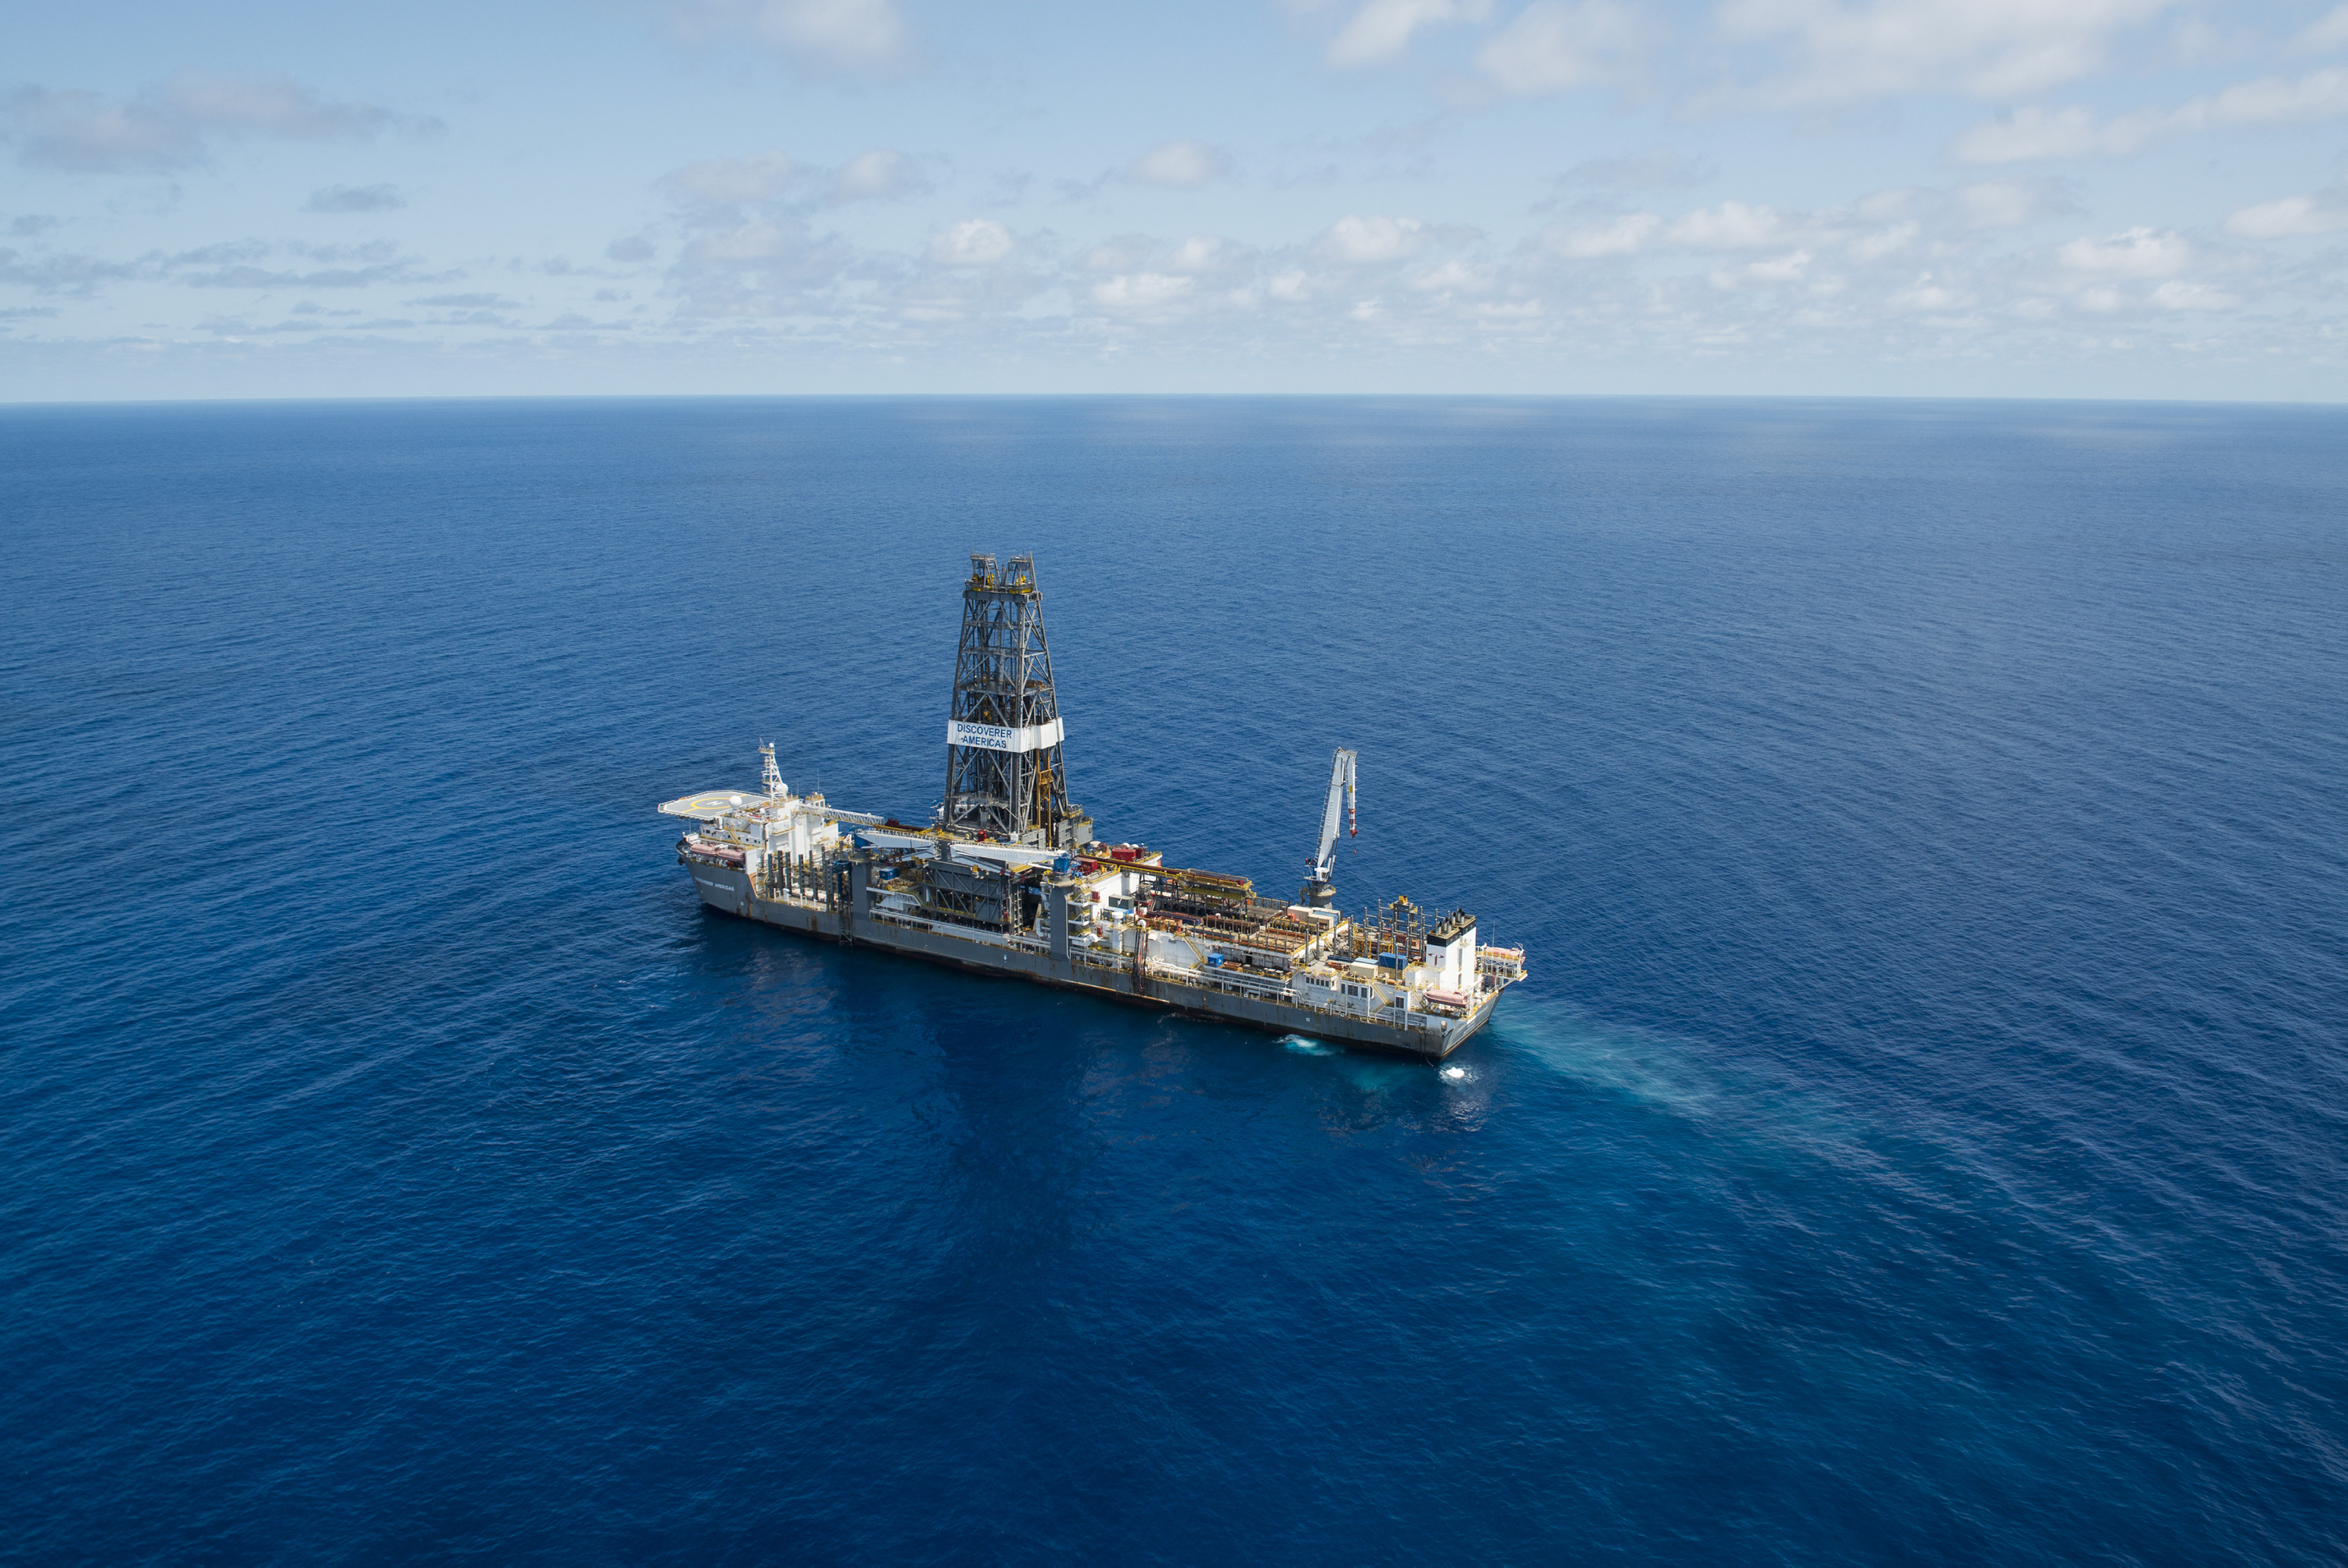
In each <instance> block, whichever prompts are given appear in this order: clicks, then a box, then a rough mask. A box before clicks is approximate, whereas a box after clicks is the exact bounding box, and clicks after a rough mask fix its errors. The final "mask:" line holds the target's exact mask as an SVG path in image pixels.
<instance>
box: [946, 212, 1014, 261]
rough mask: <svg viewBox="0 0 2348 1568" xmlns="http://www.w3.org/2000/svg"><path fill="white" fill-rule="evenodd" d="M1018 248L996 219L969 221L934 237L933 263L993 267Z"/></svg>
mask: <svg viewBox="0 0 2348 1568" xmlns="http://www.w3.org/2000/svg"><path fill="white" fill-rule="evenodd" d="M1017 245H1018V241H1015V240H1014V239H1012V237H1011V231H1010V230H1008V229H1005V228H1004V226H1003V225H1002V224H1000V223H997V222H996V221H995V220H994V219H992V218H965V219H963V220H962V221H961V222H959V223H957V224H955V225H953V227H952V228H950V229H942V230H940V231H938V232H937V233H935V234H932V235H931V236H930V260H931V261H932V262H934V263H935V264H936V265H938V266H941V267H991V266H993V265H994V263H995V262H997V261H1002V260H1003V259H1004V257H1005V256H1008V255H1009V254H1011V252H1012V251H1014V249H1016V248H1017Z"/></svg>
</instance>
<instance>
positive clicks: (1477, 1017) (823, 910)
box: [685, 859, 1499, 1061]
mask: <svg viewBox="0 0 2348 1568" xmlns="http://www.w3.org/2000/svg"><path fill="white" fill-rule="evenodd" d="M685 866H686V869H688V870H689V871H691V872H692V874H693V884H694V889H695V892H697V893H698V894H700V896H701V901H702V902H703V903H704V904H705V905H707V906H708V907H711V908H713V909H719V910H723V911H724V912H725V913H726V914H728V915H735V916H738V917H742V918H744V919H749V920H756V921H758V922H759V923H761V924H763V925H768V926H774V927H780V928H781V929H783V930H786V931H795V932H798V934H800V935H801V936H807V937H816V938H822V939H824V940H827V941H834V942H847V943H852V944H854V945H858V946H861V947H870V948H881V949H883V950H885V951H888V952H892V953H902V954H904V955H906V956H907V957H910V958H927V959H929V960H930V961H932V962H933V963H942V964H950V965H952V966H953V967H954V968H960V969H964V970H969V971H973V972H975V973H980V974H992V975H1006V976H1015V977H1017V978H1019V979H1027V980H1034V981H1035V982H1037V983H1039V984H1043V985H1049V986H1056V987H1059V988H1062V989H1068V990H1076V991H1083V992H1086V993H1088V994H1091V995H1094V996H1098V997H1103V998H1107V999H1112V1000H1117V1001H1123V1002H1128V1003H1131V1004H1134V1005H1137V1006H1140V1007H1147V1008H1151V1009H1157V1010H1160V1011H1166V1012H1174V1013H1180V1014H1183V1015H1186V1016H1189V1017H1193V1018H1202V1019H1212V1020H1217V1021H1219V1022H1222V1023H1231V1024H1238V1025H1240V1026H1241V1027H1242V1028H1245V1029H1254V1030H1263V1031H1264V1032H1266V1033H1270V1034H1282V1035H1286V1034H1295V1035H1303V1036H1305V1037H1307V1038H1310V1039H1313V1040H1332V1041H1339V1042H1342V1043H1344V1044H1346V1045H1352V1046H1359V1047H1362V1048H1365V1049H1367V1050H1378V1051H1385V1052H1387V1053H1389V1054H1393V1055H1397V1056H1408V1057H1416V1058H1417V1059H1419V1060H1421V1061H1442V1060H1443V1059H1444V1058H1446V1057H1447V1056H1449V1055H1450V1054H1451V1053H1452V1052H1453V1051H1455V1050H1458V1049H1459V1048H1460V1046H1462V1045H1464V1044H1466V1043H1467V1042H1468V1040H1470V1039H1471V1038H1473V1037H1474V1036H1475V1035H1476V1034H1477V1033H1478V1032H1479V1031H1480V1030H1482V1029H1483V1027H1484V1026H1485V1024H1487V1023H1488V1022H1489V1021H1490V1020H1491V1017H1492V1009H1493V1007H1494V1006H1495V1005H1496V1004H1497V1003H1498V1000H1499V993H1498V991H1497V990H1496V991H1493V992H1491V993H1489V994H1488V995H1486V996H1485V997H1483V998H1482V999H1480V1000H1479V1001H1478V1004H1477V1006H1476V1007H1475V1008H1474V1009H1472V1010H1471V1011H1469V1012H1468V1013H1467V1014H1466V1015H1465V1016H1463V1017H1458V1018H1450V1017H1446V1016H1443V1015H1440V1014H1436V1013H1413V1014H1411V1015H1409V1018H1410V1022H1409V1023H1407V1024H1404V1025H1396V1024H1392V1023H1387V1022H1385V1021H1384V1020H1379V1019H1376V1018H1373V1017H1369V1016H1366V1015H1362V1014H1347V1013H1344V1012H1338V1011H1334V1010H1331V1009H1323V1008H1308V1007H1300V1006H1297V1005H1296V1004H1295V1003H1293V1002H1291V1001H1284V1000H1281V999H1278V998H1276V997H1273V996H1267V995H1261V994H1249V993H1248V992H1246V991H1242V990H1241V989H1237V988H1235V987H1226V986H1224V985H1221V984H1219V983H1217V982H1216V981H1213V980H1203V979H1179V978H1175V977H1173V976H1172V975H1170V974H1169V972H1168V971H1166V970H1163V969H1159V968H1152V969H1151V970H1150V971H1149V972H1148V973H1137V972H1136V971H1135V968H1134V963H1133V960H1132V959H1131V958H1128V957H1125V956H1123V955H1118V954H1110V953H1099V952H1096V951H1094V950H1092V949H1089V948H1071V949H1070V951H1069V953H1068V956H1067V957H1066V958H1057V957H1055V956H1054V955H1053V954H1052V953H1051V952H1050V951H1049V950H1048V948H1047V947H1046V946H1045V943H1043V942H1042V941H1040V940H1035V939H1032V938H1025V937H1010V936H1005V935H1004V934H1002V933H999V932H994V931H976V930H972V931H968V932H967V934H965V931H964V928H962V927H951V926H939V925H935V924H932V923H929V922H922V921H912V920H904V919H899V918H896V917H891V916H885V915H872V914H866V915H863V916H860V917H856V916H850V915H849V914H848V913H847V912H846V910H845V907H844V905H843V904H842V903H841V902H839V901H834V900H828V899H824V898H821V897H816V898H800V897H783V898H766V897H759V896H758V894H757V892H756V890H755V889H754V888H753V887H752V886H751V880H750V877H749V876H748V875H747V873H746V872H743V871H740V870H737V869H735V868H733V867H731V866H715V865H711V864H708V863H706V862H705V861H701V860H698V859H695V860H688V861H686V862H685Z"/></svg>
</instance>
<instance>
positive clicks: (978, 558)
mask: <svg viewBox="0 0 2348 1568" xmlns="http://www.w3.org/2000/svg"><path fill="white" fill-rule="evenodd" d="M968 586H969V587H971V588H973V589H1008V590H1009V591H1011V592H1013V593H1033V592H1035V557H1034V556H1033V555H1032V554H1031V555H1019V556H1013V557H1012V558H1011V562H1010V564H1009V565H1008V566H997V565H995V562H994V557H993V556H991V555H981V554H980V553H978V552H977V551H976V550H973V551H972V552H971V556H970V582H969V584H968Z"/></svg>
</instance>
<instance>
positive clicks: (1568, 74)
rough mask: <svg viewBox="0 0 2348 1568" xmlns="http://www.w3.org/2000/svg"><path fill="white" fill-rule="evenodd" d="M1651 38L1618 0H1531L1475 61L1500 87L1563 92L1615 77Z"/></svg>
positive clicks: (1652, 33)
mask: <svg viewBox="0 0 2348 1568" xmlns="http://www.w3.org/2000/svg"><path fill="white" fill-rule="evenodd" d="M1655 38H1656V29H1655V28H1654V27H1653V26H1651V25H1650V24H1649V23H1648V22H1646V21H1645V20H1644V19H1643V17H1641V16H1640V15H1639V13H1638V12H1636V11H1634V10H1632V8H1631V7H1630V6H1628V5H1622V4H1620V3H1619V0H1574V3H1570V4H1569V3H1568V0H1533V4H1531V5H1528V6H1526V7H1525V8H1524V10H1523V11H1522V12H1520V13H1519V15H1518V16H1517V19H1516V20H1515V21H1513V22H1511V23H1509V25H1508V26H1506V27H1503V28H1502V29H1500V31H1499V32H1498V33H1496V34H1494V35H1493V36H1492V37H1491V38H1490V39H1489V40H1488V41H1487V42H1486V43H1485V45H1484V46H1483V47H1482V48H1481V49H1478V51H1477V52H1476V64H1477V65H1478V67H1482V69H1483V70H1484V72H1485V74H1486V75H1488V76H1489V77H1491V78H1492V80H1493V81H1495V82H1496V83H1498V85H1499V87H1500V88H1501V90H1502V91H1504V92H1510V93H1555V92H1563V91H1565V90H1566V89H1567V88H1569V87H1588V86H1591V85H1592V84H1593V83H1607V82H1612V81H1616V80H1619V79H1620V78H1621V77H1623V76H1624V75H1625V74H1626V73H1628V72H1629V71H1631V70H1632V69H1634V68H1635V67H1636V66H1637V63H1638V60H1639V58H1640V56H1643V54H1645V52H1646V51H1647V49H1648V48H1649V47H1650V46H1652V45H1653V43H1654V41H1655Z"/></svg>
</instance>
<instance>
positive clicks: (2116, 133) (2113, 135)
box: [1949, 66, 2348, 163]
mask: <svg viewBox="0 0 2348 1568" xmlns="http://www.w3.org/2000/svg"><path fill="white" fill-rule="evenodd" d="M2343 115H2348V68H2343V67H2336V66H2334V67H2326V68H2325V69H2323V70H2320V71H2313V72H2311V73H2309V74H2308V75H2306V76H2304V77H2299V78H2297V79H2296V80H2292V79H2289V78H2286V77H2260V78H2259V79H2258V80H2256V81H2250V82H2236V83H2235V84H2234V85H2233V86H2231V87H2226V88H2224V89H2223V90H2222V91H2219V92H2217V93H2213V94H2211V95H2209V97H2199V98H2195V99H2193V100H2192V101H2191V102H2189V103H2186V104H2182V105H2179V106H2178V108H2174V109H2170V110H2168V111H2166V112H2163V111H2161V110H2158V109H2139V110H2137V111H2136V112H2135V113H2132V114H2124V115H2120V116H2117V117H2116V118H2112V119H2108V120H2106V119H2102V118H2098V117H2097V116H2096V114H2095V113H2094V112H2093V111H2092V110H2089V109H2085V108H2079V107H2078V106H2076V105H2074V106H2073V107H2071V108H2064V109H2055V110H2047V109H2041V108H2023V109H2016V110H2015V111H2014V112H2013V113H2012V114H2010V115H2006V116H2003V117H2002V118H1998V119H1993V120H1989V121H1985V122H1983V123H1982V124H1981V125H1977V126H1975V127H1973V128H1972V129H1971V130H1968V131H1966V132H1965V133H1964V134H1963V135H1962V136H1960V137H1958V138H1957V139H1956V141H1955V143H1954V144H1953V145H1952V146H1951V148H1950V149H1949V155H1950V156H1951V157H1952V158H1953V159H1956V160H1957V161H1958V162H1960V163H2024V162H2031V161H2034V160H2039V159H2057V158H2125V157H2127V156H2128V155H2129V154H2131V153H2135V152H2140V151H2142V150H2143V149H2145V148H2146V147H2147V145H2149V144H2150V143H2151V142H2152V141H2153V140H2154V139H2155V138H2157V137H2161V136H2166V135H2169V134H2172V133H2177V132H2184V131H2197V130H2208V129H2211V128H2216V127H2223V126H2250V125H2300V124H2307V123H2310V122H2312V121H2315V120H2322V119H2334V118H2339V117H2341V116H2343Z"/></svg>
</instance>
